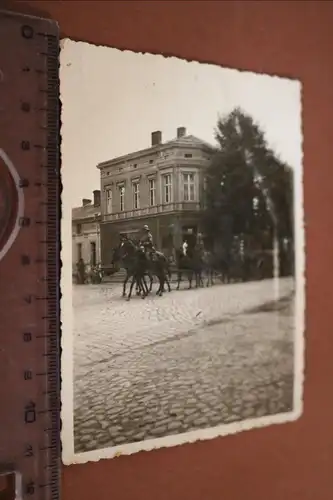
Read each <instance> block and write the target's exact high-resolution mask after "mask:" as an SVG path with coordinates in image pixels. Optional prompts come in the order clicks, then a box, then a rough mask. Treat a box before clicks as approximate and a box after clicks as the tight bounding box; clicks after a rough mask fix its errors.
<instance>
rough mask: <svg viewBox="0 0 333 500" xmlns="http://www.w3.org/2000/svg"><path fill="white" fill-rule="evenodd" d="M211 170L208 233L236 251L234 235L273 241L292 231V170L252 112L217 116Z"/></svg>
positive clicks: (264, 243)
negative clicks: (267, 139) (249, 113)
mask: <svg viewBox="0 0 333 500" xmlns="http://www.w3.org/2000/svg"><path fill="white" fill-rule="evenodd" d="M215 138H216V141H217V144H218V146H217V148H216V149H215V150H214V151H213V154H212V161H211V164H210V166H209V167H208V170H207V182H206V208H205V210H204V213H203V223H204V227H205V232H206V235H207V236H208V238H209V239H210V240H211V241H212V240H213V241H217V240H218V241H219V242H221V243H222V245H223V247H224V249H225V251H226V252H227V253H228V252H230V251H231V248H232V244H233V242H234V241H235V237H239V238H241V239H242V240H244V241H249V242H251V245H256V246H257V247H258V246H259V247H261V248H263V247H266V248H267V246H268V247H271V244H272V238H273V234H275V235H278V238H279V241H280V242H281V241H283V240H284V239H285V238H287V239H290V240H292V237H293V213H292V211H293V172H292V169H291V168H290V167H289V166H288V165H286V164H285V163H284V162H282V161H281V160H280V159H279V157H278V156H277V155H276V154H275V153H274V152H273V151H272V150H271V149H269V148H268V146H267V142H266V139H265V136H264V133H263V131H262V130H260V127H259V126H258V125H257V124H256V123H255V122H254V120H253V119H252V117H251V116H249V115H247V114H245V113H244V112H242V111H241V110H240V109H239V108H236V109H234V110H233V111H232V112H231V113H230V114H228V115H227V116H224V117H221V118H220V119H219V120H218V123H217V127H216V130H215Z"/></svg>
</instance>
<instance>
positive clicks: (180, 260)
mask: <svg viewBox="0 0 333 500" xmlns="http://www.w3.org/2000/svg"><path fill="white" fill-rule="evenodd" d="M175 253H176V265H177V288H176V289H177V290H179V285H180V282H181V280H182V275H183V273H185V274H186V275H187V279H188V283H189V285H188V288H189V289H190V288H192V280H193V275H194V277H195V286H196V288H198V286H203V281H202V269H203V262H202V256H201V253H200V252H199V251H198V250H197V249H193V250H188V251H187V253H186V255H185V254H184V251H183V249H182V248H179V249H177V250H176V252H175Z"/></svg>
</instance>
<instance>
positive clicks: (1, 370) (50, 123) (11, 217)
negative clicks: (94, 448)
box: [0, 11, 60, 500]
mask: <svg viewBox="0 0 333 500" xmlns="http://www.w3.org/2000/svg"><path fill="white" fill-rule="evenodd" d="M58 56H59V34H58V26H57V24H56V23H54V22H53V21H49V20H45V19H39V18H36V17H32V16H23V15H20V14H14V13H10V12H5V11H0V153H1V154H0V174H1V175H0V477H1V478H2V482H1V488H0V499H2V498H3V499H6V500H11V499H14V498H17V499H24V500H56V499H58V498H60V493H59V478H60V375H59V357H60V342H59V330H60V328H59V325H60V320H59V295H60V292H59V279H60V253H59V243H58V239H59V238H60V236H59V220H60V206H59V197H60V187H59V186H60V180H59V179H60V174H59V163H60V155H59V143H60V140H59V137H60V134H59V123H60V120H59V57H58ZM9 478H11V479H9ZM6 488H7V490H6ZM9 488H13V489H14V490H15V492H14V493H12V496H10V495H11V493H10V492H9Z"/></svg>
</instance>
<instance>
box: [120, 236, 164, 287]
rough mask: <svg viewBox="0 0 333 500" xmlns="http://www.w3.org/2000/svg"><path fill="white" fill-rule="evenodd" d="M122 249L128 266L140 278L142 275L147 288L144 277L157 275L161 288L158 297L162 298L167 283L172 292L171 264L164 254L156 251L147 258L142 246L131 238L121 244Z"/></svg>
mask: <svg viewBox="0 0 333 500" xmlns="http://www.w3.org/2000/svg"><path fill="white" fill-rule="evenodd" d="M121 248H122V251H123V255H124V256H125V258H127V259H128V265H129V266H131V268H132V269H133V266H134V269H135V272H136V274H138V275H139V276H141V275H142V277H143V278H142V281H143V284H144V285H145V286H147V285H146V283H145V280H144V275H145V274H148V275H151V276H152V275H155V276H156V277H157V279H158V281H159V288H158V290H157V292H156V295H159V296H162V294H163V292H164V285H165V283H167V286H168V290H169V292H171V287H170V283H169V280H168V275H170V269H169V263H168V260H167V258H166V257H165V255H164V254H163V253H162V252H158V251H156V250H155V251H154V252H150V256H149V257H148V258H147V255H146V253H145V251H144V249H143V248H142V247H141V245H139V244H138V243H136V242H134V241H132V240H130V239H129V238H127V239H126V240H124V241H123V242H122V243H121ZM123 260H124V258H123ZM136 265H139V266H140V269H136V267H135V266H136ZM132 283H133V282H132ZM151 284H152V280H151ZM131 286H132V285H131Z"/></svg>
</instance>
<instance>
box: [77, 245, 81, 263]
mask: <svg viewBox="0 0 333 500" xmlns="http://www.w3.org/2000/svg"><path fill="white" fill-rule="evenodd" d="M76 254H77V260H80V259H82V243H78V244H77V245H76Z"/></svg>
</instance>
